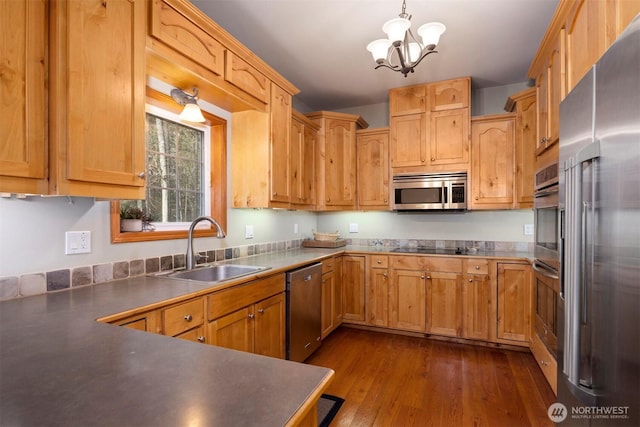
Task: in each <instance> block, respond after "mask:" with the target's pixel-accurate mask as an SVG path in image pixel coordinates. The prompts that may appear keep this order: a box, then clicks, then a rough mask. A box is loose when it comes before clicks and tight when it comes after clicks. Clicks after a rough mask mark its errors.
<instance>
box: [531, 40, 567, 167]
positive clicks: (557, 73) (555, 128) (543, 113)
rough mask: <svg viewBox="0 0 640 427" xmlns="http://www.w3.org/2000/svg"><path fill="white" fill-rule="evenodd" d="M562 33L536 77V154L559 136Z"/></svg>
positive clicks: (563, 81)
mask: <svg viewBox="0 0 640 427" xmlns="http://www.w3.org/2000/svg"><path fill="white" fill-rule="evenodd" d="M564 34H565V32H564V30H562V31H561V32H560V34H559V35H558V36H557V37H556V39H555V42H554V44H553V47H552V49H551V51H550V53H549V57H548V59H547V61H546V63H545V64H544V66H543V68H542V70H541V72H540V74H539V75H538V77H537V78H536V87H537V90H538V94H537V98H538V101H537V108H538V115H537V122H538V123H537V128H538V131H537V138H536V140H537V142H536V154H538V155H540V154H541V153H542V152H544V151H545V150H547V149H548V148H549V147H552V146H553V145H555V144H556V143H557V142H558V140H559V137H560V101H562V99H564V96H565V95H566V73H565V68H566V67H565V43H564V40H565V38H564Z"/></svg>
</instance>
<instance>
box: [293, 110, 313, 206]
mask: <svg viewBox="0 0 640 427" xmlns="http://www.w3.org/2000/svg"><path fill="white" fill-rule="evenodd" d="M317 139H318V125H317V124H315V123H313V122H312V121H311V120H309V119H308V118H307V117H306V116H305V115H303V114H302V113H299V112H298V111H295V110H294V111H293V116H292V119H291V147H290V153H291V154H290V159H291V162H290V172H291V204H292V205H294V206H295V207H297V208H301V209H315V205H316V186H315V170H316V167H315V158H316V141H317Z"/></svg>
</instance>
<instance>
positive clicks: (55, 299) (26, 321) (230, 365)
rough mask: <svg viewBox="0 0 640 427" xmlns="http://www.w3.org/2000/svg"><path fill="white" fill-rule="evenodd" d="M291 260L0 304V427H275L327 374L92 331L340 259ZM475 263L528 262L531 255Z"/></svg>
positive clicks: (116, 330)
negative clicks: (220, 279) (222, 278)
mask: <svg viewBox="0 0 640 427" xmlns="http://www.w3.org/2000/svg"><path fill="white" fill-rule="evenodd" d="M391 249H392V248H388V247H380V246H347V247H343V248H336V249H312V248H304V249H294V250H290V251H284V252H274V253H268V254H260V255H255V256H250V257H246V258H238V259H235V260H233V261H228V263H238V264H252V265H263V266H269V267H271V269H269V270H266V271H261V272H260V273H258V274H255V275H251V276H245V277H243V278H241V279H236V280H231V281H228V282H224V283H222V284H218V285H215V286H213V287H212V286H211V285H209V284H206V283H199V282H194V281H182V280H175V279H167V278H161V277H153V276H140V277H132V278H129V279H123V280H115V281H111V282H107V283H103V284H98V285H93V286H87V287H79V288H72V289H70V290H65V291H60V292H50V293H48V294H44V295H38V296H32V297H26V298H19V299H15V300H10V301H4V302H2V303H0V396H2V397H1V398H0V424H2V425H92V426H98V425H104V426H113V425H136V426H151V425H154V426H157V425H186V424H189V425H192V424H193V425H207V426H213V425H225V426H226V425H233V426H249V425H260V426H282V425H285V424H287V422H288V421H290V419H291V417H292V416H294V415H295V414H296V413H297V412H298V411H300V410H301V408H302V406H303V405H304V404H305V402H307V401H308V400H309V399H310V398H313V397H314V396H317V395H318V393H319V390H320V392H321V391H322V390H324V388H326V386H327V385H328V383H329V382H330V381H331V379H332V377H333V371H332V370H330V369H325V368H320V367H315V366H309V365H305V364H301V363H295V362H290V361H284V360H279V359H273V358H269V357H263V356H258V355H254V354H249V353H243V352H238V351H234V350H229V349H224V348H220V347H215V346H209V345H202V344H198V343H193V342H189V341H185V340H180V339H175V338H170V337H166V336H162V335H156V334H152V333H147V332H140V331H136V330H132V329H128V328H123V327H118V326H114V325H110V324H106V323H100V322H97V321H96V319H100V318H103V317H107V316H110V315H113V314H116V313H121V312H125V311H128V310H132V309H136V308H138V307H154V306H155V305H158V304H161V303H164V302H166V301H171V300H174V299H175V300H178V299H182V298H184V297H185V296H191V295H194V296H195V295H204V294H205V293H209V292H211V291H213V290H216V289H223V288H227V287H230V286H234V285H237V284H239V283H243V282H246V281H249V280H252V279H255V278H260V277H266V276H268V275H271V274H274V273H278V272H283V271H286V270H288V269H292V268H296V267H299V266H303V265H306V264H309V263H312V262H317V261H319V260H321V259H322V258H325V257H328V256H331V255H333V254H339V253H342V252H344V251H348V252H350V253H361V254H367V253H388V254H390V255H391V254H395V255H398V254H397V253H392V252H390V251H391ZM468 256H473V257H500V258H504V257H509V258H519V259H524V260H528V259H530V254H527V253H518V254H514V253H511V254H507V253H493V252H491V253H487V252H483V253H476V254H473V255H468Z"/></svg>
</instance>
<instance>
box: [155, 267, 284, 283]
mask: <svg viewBox="0 0 640 427" xmlns="http://www.w3.org/2000/svg"><path fill="white" fill-rule="evenodd" d="M270 268H271V267H262V266H257V265H243V264H220V265H209V266H205V267H199V268H195V269H193V270H180V271H174V272H171V273H168V274H159V276H163V277H168V278H171V279H181V280H196V281H199V282H222V281H223V280H230V279H235V278H236V277H241V276H246V275H248V274H252V273H256V272H258V271H262V270H268V269H270Z"/></svg>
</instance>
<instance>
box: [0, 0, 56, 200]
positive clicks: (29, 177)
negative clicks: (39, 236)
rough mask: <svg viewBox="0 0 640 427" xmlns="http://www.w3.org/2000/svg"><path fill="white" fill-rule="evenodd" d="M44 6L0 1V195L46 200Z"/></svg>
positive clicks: (38, 1) (37, 2)
mask: <svg viewBox="0 0 640 427" xmlns="http://www.w3.org/2000/svg"><path fill="white" fill-rule="evenodd" d="M46 9H47V2H45V1H44V0H35V1H3V2H1V3H0V16H2V17H6V19H3V22H2V28H1V29H0V58H2V71H0V73H1V74H2V85H1V86H0V95H1V98H2V102H1V103H0V192H15V193H34V194H46V193H47V191H48V189H47V180H46V178H47V177H46V160H47V157H46V155H45V152H46V147H47V146H46V138H45V131H46V124H47V116H46V105H45V100H46V97H45V94H46V87H45V84H46V82H45V79H46V67H47V62H46V54H45V52H46V47H47V36H46V29H47V20H46V17H47V15H46Z"/></svg>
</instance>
